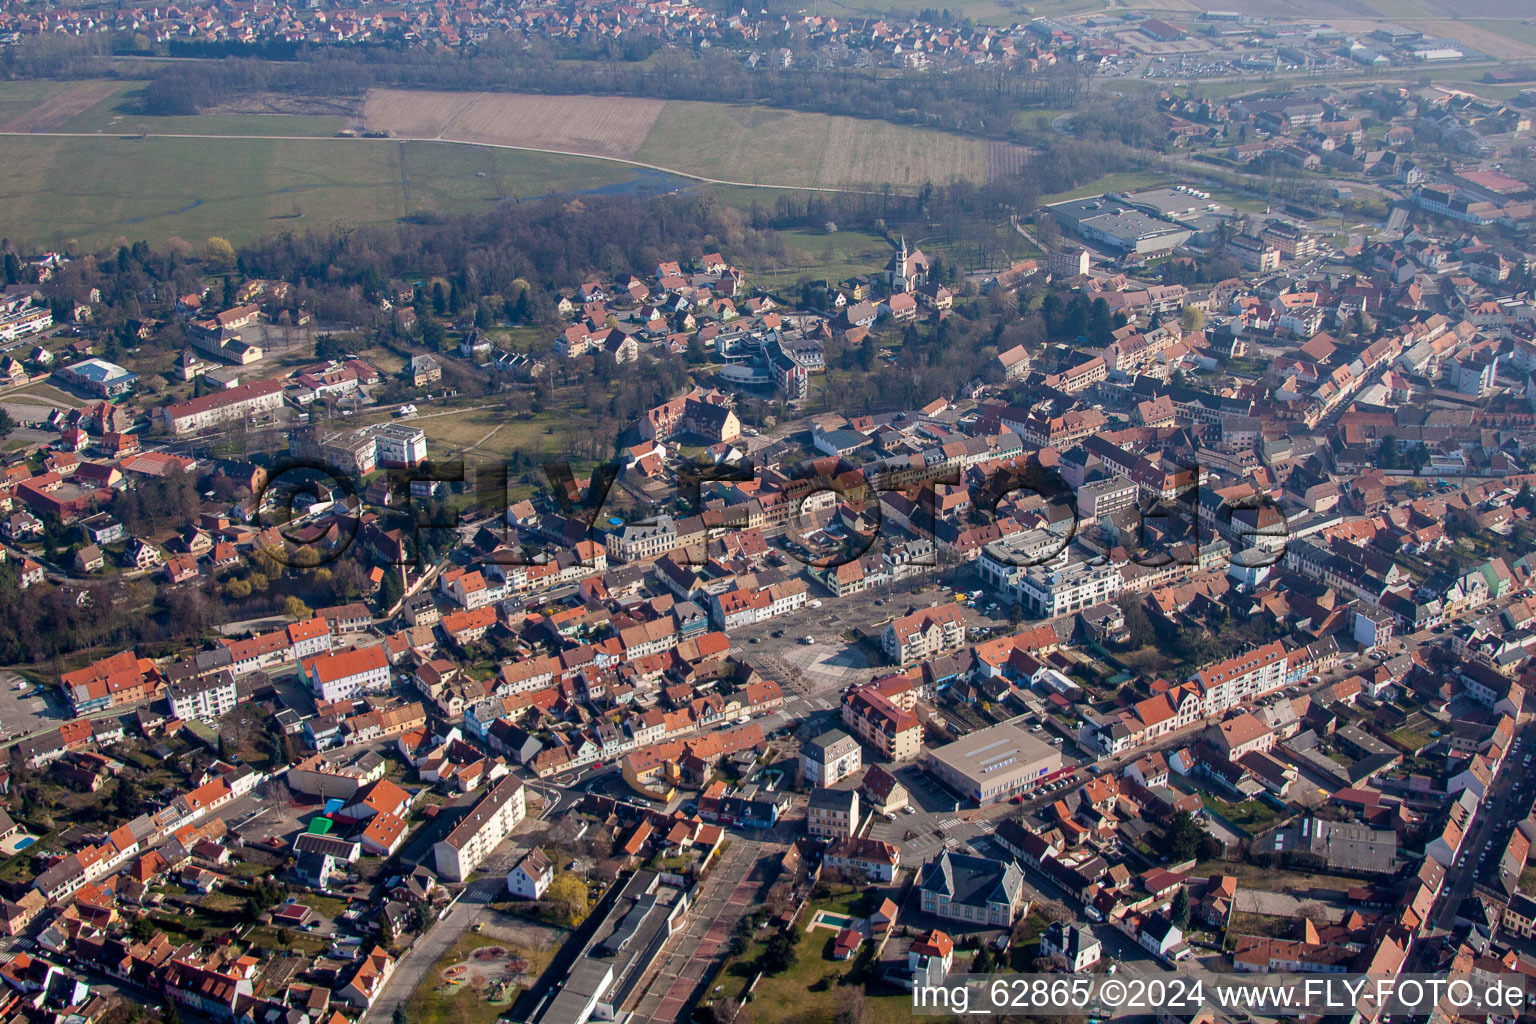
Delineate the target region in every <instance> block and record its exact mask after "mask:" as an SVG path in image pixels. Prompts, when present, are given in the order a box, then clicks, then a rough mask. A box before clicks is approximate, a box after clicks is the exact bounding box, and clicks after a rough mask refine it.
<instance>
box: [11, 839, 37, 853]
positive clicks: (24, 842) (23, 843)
mask: <svg viewBox="0 0 1536 1024" xmlns="http://www.w3.org/2000/svg"><path fill="white" fill-rule="evenodd" d="M35 842H37V837H36V836H27V837H26V838H25V839H18V840H17V841H16V849H17V850H25V849H26V848H27V847H29V846H31V845H32V844H33V843H35Z"/></svg>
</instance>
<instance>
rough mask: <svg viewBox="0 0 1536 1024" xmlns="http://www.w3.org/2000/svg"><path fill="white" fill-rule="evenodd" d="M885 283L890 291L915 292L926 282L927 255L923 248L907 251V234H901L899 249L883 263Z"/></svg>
mask: <svg viewBox="0 0 1536 1024" xmlns="http://www.w3.org/2000/svg"><path fill="white" fill-rule="evenodd" d="M885 283H886V284H887V285H888V286H889V287H890V289H891V292H892V293H893V294H894V293H896V292H915V291H917V289H919V288H921V287H922V286H923V285H925V284H927V283H928V257H927V256H924V255H923V250H921V249H913V250H912V251H911V252H908V251H907V236H906V235H902V236H901V250H900V251H899V252H897V253H896V255H894V256H892V257H891V262H889V263H887V264H886V265H885Z"/></svg>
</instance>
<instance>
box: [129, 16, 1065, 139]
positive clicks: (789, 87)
mask: <svg viewBox="0 0 1536 1024" xmlns="http://www.w3.org/2000/svg"><path fill="white" fill-rule="evenodd" d="M572 56H577V57H579V56H580V55H579V54H572V53H569V52H564V53H562V52H560V51H557V50H556V49H554V48H552V47H550V46H549V45H547V44H545V43H543V42H538V43H535V44H534V45H532V46H525V45H524V43H523V42H522V40H521V39H517V38H513V37H510V36H503V37H496V38H492V39H490V40H487V41H485V42H484V43H482V44H480V45H479V46H478V47H476V48H475V49H473V50H461V51H439V50H432V49H429V48H425V47H411V48H400V47H391V46H358V47H349V48H346V49H315V50H309V51H299V52H298V53H296V54H295V58H296V59H294V60H290V61H270V60H254V59H248V58H227V59H223V60H219V61H217V62H214V61H198V62H196V63H187V64H181V63H172V64H169V65H167V66H165V67H163V68H161V69H159V70H158V71H157V72H156V73H155V75H154V76H153V78H152V79H151V81H150V84H149V86H148V87H147V89H146V90H145V100H144V109H145V112H146V113H150V114H190V113H196V112H197V111H198V110H202V109H207V108H209V107H212V106H216V105H217V104H219V103H220V102H223V101H224V100H225V99H227V98H229V97H231V96H236V95H240V94H244V93H249V92H253V91H271V92H294V93H305V94H310V95H321V96H347V95H360V94H361V93H362V92H364V91H365V90H367V89H368V88H370V87H374V86H390V87H395V88H421V89H449V90H473V91H482V90H484V91H500V92H534V93H558V94H574V95H606V96H647V97H652V98H656V99H683V100H697V99H708V100H712V101H716V102H725V103H762V104H766V105H769V106H775V107H784V108H788V109H791V110H806V111H814V112H818V113H825V114H843V115H849V116H853V117H864V118H876V119H879V120H884V121H891V122H893V123H896V124H910V125H922V126H925V127H930V128H940V129H944V130H948V131H957V132H964V133H968V134H974V135H981V136H985V137H988V138H996V139H1012V140H1016V141H1029V140H1031V139H1032V138H1033V137H1034V136H1035V135H1036V134H1038V133H1037V130H1036V129H1035V127H1034V126H1032V125H1028V126H1026V125H1023V124H1020V123H1018V120H1017V118H1016V114H1017V113H1018V112H1019V111H1020V110H1024V109H1027V108H1029V107H1032V106H1052V107H1060V106H1071V105H1072V104H1073V103H1074V102H1075V101H1076V100H1077V98H1078V97H1079V96H1080V95H1081V93H1082V90H1083V87H1084V84H1085V78H1084V75H1083V73H1082V72H1081V71H1080V70H1079V69H1078V68H1076V67H1073V66H1069V65H1060V66H1056V67H1052V68H1048V69H1045V70H1042V71H1040V72H1036V73H1022V72H1020V71H1018V70H1016V69H1005V68H1001V67H996V68H992V67H973V68H965V69H962V70H957V71H951V72H947V73H943V74H938V73H920V72H892V71H890V70H889V69H856V68H846V67H843V68H830V69H819V68H813V67H794V68H789V69H778V68H776V69H771V70H770V69H751V68H747V67H746V66H744V64H743V63H742V61H741V60H740V59H739V55H737V54H733V53H731V52H728V51H727V50H725V49H721V48H711V49H709V50H706V51H703V52H702V53H697V54H695V53H689V52H685V51H682V50H675V49H667V50H663V51H661V52H659V53H657V54H655V55H654V56H653V57H652V59H651V60H648V61H646V62H645V63H643V64H641V63H637V62H634V61H633V60H625V59H619V60H612V59H608V55H606V54H604V55H601V56H602V57H603V59H600V60H596V59H588V60H581V59H576V60H572V59H568V58H570V57H572ZM621 56H622V55H621ZM631 56H638V54H637V55H631Z"/></svg>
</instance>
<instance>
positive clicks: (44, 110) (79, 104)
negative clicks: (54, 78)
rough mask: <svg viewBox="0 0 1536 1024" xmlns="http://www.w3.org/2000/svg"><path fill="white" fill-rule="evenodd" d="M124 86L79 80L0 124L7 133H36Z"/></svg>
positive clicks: (83, 110)
mask: <svg viewBox="0 0 1536 1024" xmlns="http://www.w3.org/2000/svg"><path fill="white" fill-rule="evenodd" d="M120 88H122V83H121V82H80V83H77V84H75V85H71V86H70V87H69V88H67V89H65V90H64V91H63V92H60V93H56V94H54V95H53V96H50V97H48V98H47V99H46V100H44V101H43V102H41V103H39V104H38V105H37V106H35V107H33V108H32V109H31V110H29V111H27V112H26V113H24V114H20V115H18V116H16V117H13V118H11V119H10V120H9V121H7V122H5V124H3V125H0V129H3V130H4V131H5V132H7V133H12V132H14V133H26V134H36V133H38V132H46V131H47V130H48V129H50V128H57V127H59V126H60V125H62V124H63V123H64V122H66V121H68V120H69V119H70V118H72V117H74V116H75V115H76V114H81V113H84V112H85V111H87V110H89V109H91V108H92V107H94V106H95V105H96V104H98V103H100V102H101V101H102V100H104V99H106V98H107V97H108V96H111V95H112V94H113V93H114V92H116V91H117V90H118V89H120Z"/></svg>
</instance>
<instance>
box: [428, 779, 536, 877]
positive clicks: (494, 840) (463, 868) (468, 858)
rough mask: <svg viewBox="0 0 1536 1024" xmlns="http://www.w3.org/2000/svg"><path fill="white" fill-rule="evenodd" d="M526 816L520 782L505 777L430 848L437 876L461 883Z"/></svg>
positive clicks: (524, 795) (525, 802)
mask: <svg viewBox="0 0 1536 1024" xmlns="http://www.w3.org/2000/svg"><path fill="white" fill-rule="evenodd" d="M526 813H527V795H526V793H525V792H524V789H523V780H522V779H519V778H517V777H516V776H511V775H509V776H507V777H506V778H504V779H502V780H501V781H500V782H498V783H497V784H496V786H495V788H494V789H492V790H491V791H490V792H489V793H487V794H486V795H485V796H484V797H482V798H481V799H480V802H479V803H477V804H475V806H474V807H472V808H470V810H469V813H468V814H466V815H465V816H464V819H463V820H462V821H460V822H459V823H458V824H457V825H455V826H454V829H453V831H452V832H449V833H448V835H447V836H446V837H444V838H443V839H441V840H440V841H439V842H438V843H437V844H436V845H435V846H433V847H432V854H433V856H434V857H435V858H436V861H437V873H438V875H440V876H441V877H442V878H444V879H446V880H447V881H450V882H462V881H464V879H466V878H468V877H469V876H470V874H472V873H473V872H474V870H475V868H477V867H479V866H480V863H481V862H482V861H484V860H485V858H486V857H488V856H489V855H490V853H491V851H492V850H494V849H496V847H497V846H499V845H501V841H502V840H503V839H505V838H507V836H509V835H511V833H512V830H513V829H514V828H516V827H517V824H518V822H520V821H522V820H523V816H524V815H525V814H526Z"/></svg>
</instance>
